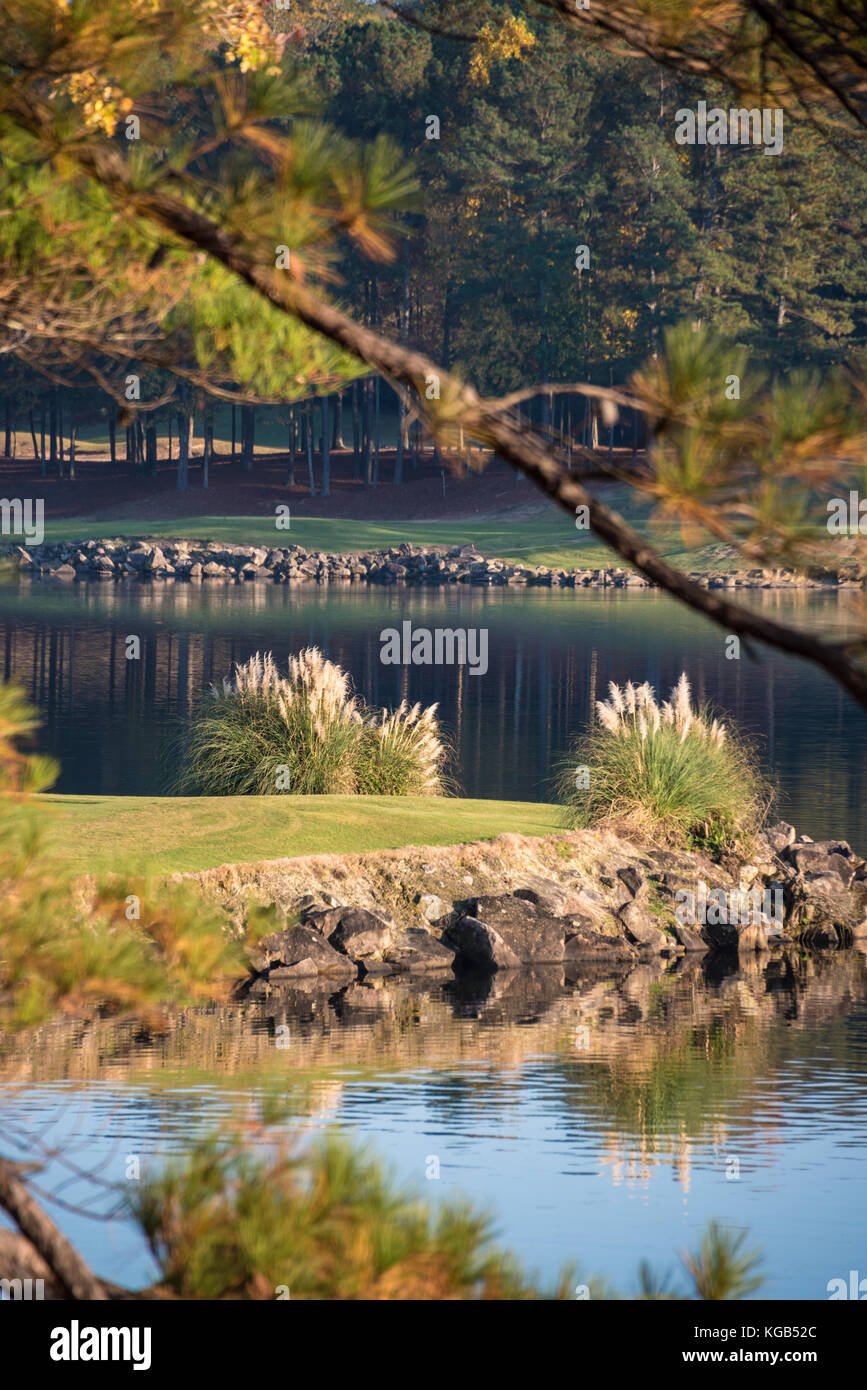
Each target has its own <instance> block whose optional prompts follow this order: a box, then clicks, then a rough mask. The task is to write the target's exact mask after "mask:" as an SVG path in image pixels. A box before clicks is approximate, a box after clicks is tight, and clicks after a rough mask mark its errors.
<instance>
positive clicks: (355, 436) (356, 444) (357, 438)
mask: <svg viewBox="0 0 867 1390" xmlns="http://www.w3.org/2000/svg"><path fill="white" fill-rule="evenodd" d="M360 474H361V419H360V413H359V407H358V382H357V381H354V382H353V383H352V477H353V479H355V478H358V477H359V476H360Z"/></svg>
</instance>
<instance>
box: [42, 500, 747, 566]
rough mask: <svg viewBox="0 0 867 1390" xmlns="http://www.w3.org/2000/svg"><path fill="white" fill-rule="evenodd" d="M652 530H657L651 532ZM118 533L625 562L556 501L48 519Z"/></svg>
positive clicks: (89, 531) (655, 535)
mask: <svg viewBox="0 0 867 1390" xmlns="http://www.w3.org/2000/svg"><path fill="white" fill-rule="evenodd" d="M535 500H536V494H535V492H534V491H532V490H531V489H530V488H529V486H524V485H521V486H519V487H516V488H515V502H516V503H526V502H533V501H535ZM606 501H607V502H609V503H610V505H611V506H613V507H614V508H616V509H617V510H618V511H621V512H622V513H623V514H624V515H625V516H626V517H627V518H628V519H629V521H630V522H631V523H632V524H633V525H635V526H637V527H638V529H640V530H645V529H647V528H646V527H645V525H644V524H643V523H644V521H645V513H646V508H645V507H643V506H639V505H638V504H637V503H636V501H635V497H634V494H633V493H631V491H630V490H629V489H626V488H617V489H612V490H611V491H610V492H606ZM649 534H650V533H649ZM119 536H131V537H135V536H148V537H154V538H164V539H187V540H197V541H217V542H222V543H223V544H239V545H240V544H243V545H268V546H286V545H288V544H290V543H294V544H296V545H301V546H303V547H304V549H305V550H311V551H313V550H322V551H325V552H328V553H332V554H352V553H354V552H358V551H362V550H388V549H390V548H391V547H393V546H397V545H400V544H401V543H402V542H403V541H408V542H410V543H411V544H412V545H421V546H434V545H440V546H450V545H466V544H468V543H469V542H470V541H472V542H473V544H474V545H475V546H476V548H477V549H478V550H479V551H480V552H481V553H482V554H483V555H487V556H489V557H496V558H497V559H500V560H508V561H510V562H512V563H519V564H530V565H548V566H550V567H551V568H553V569H575V568H581V567H586V568H596V567H598V566H602V565H617V564H619V563H620V562H619V559H618V557H617V556H616V555H615V554H614V552H613V551H611V550H609V549H608V547H607V546H604V545H602V544H601V543H600V542H599V541H597V540H596V538H595V537H594V536H593V535H592V534H591V533H590V532H588V531H577V530H576V529H575V527H574V525H573V524H572V522H571V521H570V519H569V517H568V516H566V514H565V513H561V512H559V511H558V510H556V509H555V508H554V507H551V508H550V509H547V510H545V511H544V512H540V513H539V514H538V515H531V516H522V517H514V518H509V517H504V518H503V519H502V520H500V519H497V518H495V519H489V520H485V521H476V520H475V519H472V518H471V519H469V520H468V519H455V520H452V521H392V522H371V521H352V520H350V519H348V518H345V517H314V516H299V517H296V516H293V517H292V523H291V527H290V529H289V530H288V531H278V530H277V529H276V527H275V524H274V517H273V516H265V517H262V516H225V517H214V516H190V517H172V518H168V519H166V520H153V519H152V520H139V519H136V520H132V519H126V520H125V519H124V518H123V517H119V518H112V519H111V520H110V521H107V520H106V519H105V517H104V516H101V517H94V518H87V517H82V518H78V519H76V518H73V519H71V520H63V521H49V522H48V523H47V524H46V527H45V538H46V540H47V541H63V540H90V539H94V540H105V539H113V538H117V537H119ZM652 539H653V541H654V543H655V544H656V545H657V546H658V547H659V548H660V549H661V550H662V553H663V554H664V555H666V557H667V558H668V559H669V560H671V561H672V563H674V564H678V565H683V566H686V567H693V568H696V569H701V568H711V567H712V568H716V569H726V568H731V567H732V566H731V562H726V561H724V560H723V561H721V560H719V558H718V557H717V556H716V553H715V551H714V549H713V548H712V547H710V546H706V547H703V548H701V549H697V550H691V551H687V550H686V549H685V548H684V546H683V541H682V539H681V536H680V532H679V530H678V528H677V527H676V526H674V525H670V524H669V525H665V526H662V527H659V528H657V527H654V528H653V529H652Z"/></svg>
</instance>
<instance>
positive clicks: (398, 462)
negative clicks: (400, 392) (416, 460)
mask: <svg viewBox="0 0 867 1390" xmlns="http://www.w3.org/2000/svg"><path fill="white" fill-rule="evenodd" d="M405 413H406V408H405V406H404V403H403V396H398V398H397V444H396V446H395V450H394V476H393V478H392V482H393V483H394V485H395V487H397V485H398V483H402V482H403V434H404V424H403V420H404V415H405Z"/></svg>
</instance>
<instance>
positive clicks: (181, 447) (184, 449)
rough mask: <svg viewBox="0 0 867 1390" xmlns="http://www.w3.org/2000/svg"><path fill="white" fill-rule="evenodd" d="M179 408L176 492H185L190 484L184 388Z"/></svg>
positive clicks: (188, 439) (184, 388) (188, 429)
mask: <svg viewBox="0 0 867 1390" xmlns="http://www.w3.org/2000/svg"><path fill="white" fill-rule="evenodd" d="M180 398H181V408H180V410H179V411H178V481H177V491H178V492H186V490H187V488H188V487H189V483H190V424H191V423H192V422H191V420H190V414H189V411H188V410H187V391H186V387H181V390H180Z"/></svg>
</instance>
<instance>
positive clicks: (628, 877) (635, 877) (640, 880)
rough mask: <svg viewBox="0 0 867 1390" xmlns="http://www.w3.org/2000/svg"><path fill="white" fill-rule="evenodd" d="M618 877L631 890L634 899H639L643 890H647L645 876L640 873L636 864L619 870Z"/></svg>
mask: <svg viewBox="0 0 867 1390" xmlns="http://www.w3.org/2000/svg"><path fill="white" fill-rule="evenodd" d="M617 877H618V878H619V879H620V882H621V883H622V884H624V885H625V887H626V888H628V889H629V892H630V893H631V894H632V896H633V898H637V897H638V896H639V894H640V893H641V891H642V889H646V888H647V884H646V882H645V879H644V876H643V875H642V874H640V873H639V872H638V870H637V869H636V867H635V865H634V864H627V866H626V868H625V869H618V870H617Z"/></svg>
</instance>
